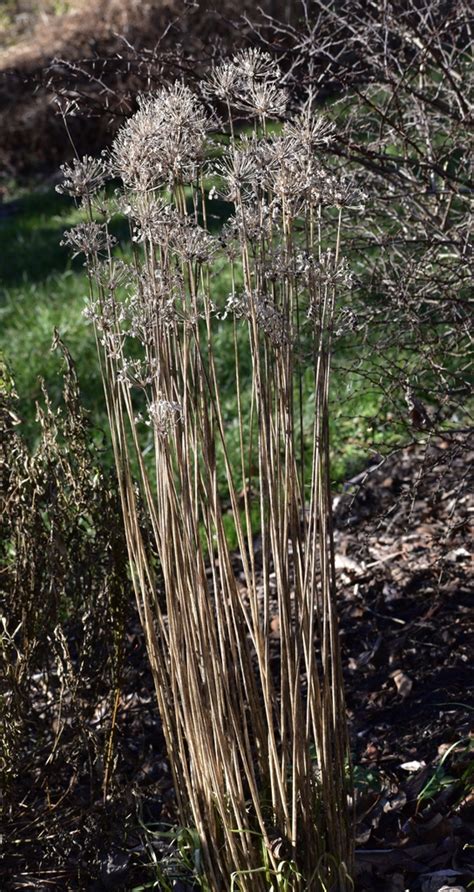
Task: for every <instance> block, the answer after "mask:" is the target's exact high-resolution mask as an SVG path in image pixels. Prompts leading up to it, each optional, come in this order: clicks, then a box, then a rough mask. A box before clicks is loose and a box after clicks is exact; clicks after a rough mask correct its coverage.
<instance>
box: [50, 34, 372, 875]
mask: <svg viewBox="0 0 474 892" xmlns="http://www.w3.org/2000/svg"><path fill="white" fill-rule="evenodd" d="M280 82H281V72H280V69H279V67H278V65H277V64H276V62H275V61H274V59H273V58H272V57H270V56H269V55H267V54H263V53H260V52H258V51H245V52H242V53H240V54H237V55H236V56H234V57H233V58H232V59H230V60H228V61H225V62H223V63H222V64H220V65H218V66H217V67H215V68H214V69H213V71H212V73H211V74H210V76H209V78H208V79H206V81H205V82H203V83H202V85H201V93H202V94H203V95H204V96H206V97H207V98H208V99H209V100H210V99H211V98H212V97H217V99H218V100H220V101H221V102H222V103H223V104H224V106H227V108H228V119H227V121H226V123H225V125H224V126H225V129H226V133H227V138H225V139H224V143H223V142H222V139H217V138H215V137H214V138H211V136H210V134H211V132H212V131H213V130H215V129H216V126H217V118H216V114H215V112H213V111H211V109H208V110H206V108H205V106H204V104H203V102H201V101H200V100H199V98H198V97H197V96H196V95H195V94H193V93H192V92H191V91H190V90H189V88H188V87H186V86H184V85H183V84H181V83H179V82H176V83H175V84H173V85H172V86H170V87H167V88H163V89H162V90H161V91H160V92H159V93H157V94H156V95H145V96H143V97H141V99H140V100H139V110H138V112H137V113H136V114H135V115H134V116H133V117H132V118H131V119H130V121H129V122H128V123H127V124H126V125H125V126H124V127H123V129H122V130H121V131H120V132H119V134H118V136H117V138H116V140H115V142H114V144H113V147H112V152H111V155H110V159H109V162H108V165H105V163H104V162H101V161H94V160H93V159H92V158H88V157H86V158H83V159H82V161H79V160H76V161H75V162H74V163H73V164H72V165H70V166H66V167H63V174H64V184H63V186H61V187H60V188H61V189H62V190H63V191H65V192H67V193H68V194H70V195H73V196H75V197H76V198H77V199H80V200H81V201H82V204H83V206H84V207H85V208H86V209H87V210H88V213H89V221H88V222H87V223H83V224H80V225H79V226H77V227H76V228H75V229H73V230H70V231H68V232H67V233H66V235H65V239H64V242H65V244H68V245H70V246H71V248H72V249H73V250H74V252H75V253H77V252H82V253H83V254H84V255H85V257H86V263H87V268H88V271H89V276H90V302H89V307H88V311H87V313H88V316H89V317H90V318H91V320H92V321H93V324H94V327H95V331H96V336H97V343H98V348H99V357H100V363H101V369H102V375H103V381H104V387H105V394H106V400H107V406H108V414H109V422H110V428H111V433H112V443H113V449H114V456H115V461H116V466H117V474H118V479H119V482H120V493H121V499H122V511H123V515H124V520H125V528H126V535H127V542H128V549H129V557H130V562H131V568H132V576H133V580H134V585H135V590H136V595H137V602H138V605H139V610H140V615H141V620H142V624H143V627H144V629H145V631H146V636H147V644H148V652H149V657H150V662H151V666H152V669H153V671H154V673H155V680H156V692H157V697H158V702H159V706H160V711H161V715H162V720H163V727H164V733H165V736H166V739H167V747H168V753H169V757H170V761H171V766H172V771H173V776H174V782H175V789H176V794H177V799H178V806H179V810H180V817H181V820H182V822H183V823H184V824H189V823H190V822H191V824H192V826H194V827H195V828H196V830H197V832H198V835H199V839H200V844H201V858H202V866H203V871H204V874H205V877H206V880H207V882H208V884H209V886H210V888H212V889H219V888H229V886H230V885H232V886H233V887H234V888H241V889H268V888H277V887H278V886H279V884H281V883H282V882H285V883H287V884H288V888H294V889H303V888H308V886H310V887H311V888H315V889H316V888H326V887H327V884H328V883H329V884H332V883H335V882H337V883H338V887H339V888H341V889H343V888H346V887H347V888H348V887H349V885H350V882H351V881H350V879H349V874H350V871H351V862H352V836H351V828H350V822H349V814H348V793H349V790H350V767H349V751H348V740H347V731H346V726H345V710H344V696H343V689H342V681H341V678H342V675H341V665H340V655H339V646H338V635H337V621H336V614H335V577H334V553H333V543H332V521H331V494H330V469H329V428H328V424H329V414H328V395H329V386H330V384H329V382H330V364H331V357H332V349H333V348H332V342H333V336H334V320H335V318H336V315H337V313H338V311H339V310H338V308H339V302H340V299H341V298H340V296H341V295H342V294H344V293H345V292H346V290H347V288H349V286H350V272H349V270H348V269H347V266H346V264H345V261H344V258H343V256H342V253H341V252H342V248H341V241H342V237H343V230H344V229H345V224H346V222H347V218H348V217H347V215H351V214H352V213H353V212H357V211H356V210H355V211H354V209H357V207H358V205H359V202H360V196H359V194H358V193H357V192H355V191H354V190H353V188H352V187H351V184H350V183H349V182H348V181H347V180H346V179H341V178H338V177H335V176H333V175H332V174H330V173H329V172H328V171H327V170H325V168H324V166H323V163H322V160H321V159H322V156H323V155H324V147H325V146H326V144H327V143H328V141H330V140H331V138H332V135H333V133H332V131H333V128H332V126H331V125H330V124H329V123H328V122H326V121H325V120H324V119H321V118H320V117H318V116H317V115H316V114H315V113H314V109H313V106H312V103H311V100H309V101H307V102H305V103H304V104H303V105H302V107H301V108H300V109H299V112H296V111H293V114H291V115H290V116H287V112H286V105H287V100H288V97H287V93H286V91H285V90H284V89H282V87H281V85H280ZM233 109H235V110H236V111H237V113H239V112H243V113H245V114H246V115H250V116H252V117H253V119H254V121H255V125H254V128H253V132H252V134H251V135H237V134H236V131H235V125H234V118H233ZM275 117H280V118H283V119H287V120H286V123H285V124H284V126H283V131H282V133H281V135H277V136H272V135H269V134H268V132H267V128H268V123H269V121H270V120H271V119H272V118H275ZM219 126H222V125H219ZM209 154H214V155H216V156H217V157H216V158H215V162H214V163H212V164H209V162H208V157H209ZM107 175H109V176H110V175H112V176H119V177H120V179H121V180H122V183H123V193H124V194H123V196H122V197H121V198H120V199H119V208H120V209H121V210H122V212H123V213H125V214H126V215H127V216H128V218H129V220H130V227H131V232H132V234H133V243H134V260H133V263H132V264H126V263H124V262H122V261H121V260H120V259H118V258H115V257H114V253H113V248H114V244H113V239H112V237H111V236H110V234H109V229H108V223H109V219H110V215H111V214H113V211H114V206H113V205H112V206H109V203H108V202H107V200H106V199H105V198H104V196H101V195H100V194H99V190H100V187H101V185H102V183H103V181H104V179H105V178H106V177H107ZM205 177H212V178H214V181H215V182H214V186H213V188H212V190H211V192H210V195H209V194H208V192H207V190H206V184H205V179H204V178H205ZM209 186H210V183H209V181H208V183H207V189H209ZM214 194H215V195H220V197H221V199H222V200H224V201H226V202H227V203H228V206H229V209H230V210H231V212H232V216H231V218H230V219H229V221H228V223H227V224H226V226H225V228H224V230H223V231H222V233H221V235H220V237H219V238H216V237H215V236H213V235H212V234H211V232H210V231H209V228H208V225H207V221H208V219H210V216H211V215H212V197H213V195H214ZM116 200H117V199H114V202H115V201H116ZM223 269H224V270H225V275H226V279H227V281H228V283H229V288H230V292H229V293H228V295H227V296H225V295H222V294H218V293H216V291H215V289H214V280H215V277H216V274H217V272H219V275H220V277H222V275H223V272H222V271H223ZM225 329H227V332H228V334H227V339H226V343H227V349H229V350H232V351H233V363H234V368H235V382H234V385H235V386H234V397H235V408H234V410H233V412H230V413H229V410H228V407H226V403H225V399H224V394H225V382H224V381H223V378H222V366H220V364H219V353H218V349H219V348H218V340H217V339H218V337H219V334H222V332H223V331H224V330H225ZM304 378H305V379H306V382H307V383H308V379H309V380H310V381H311V384H310V392H311V394H312V396H311V410H310V411H309V412H308V411H306V412H305V411H304V407H303V379H304ZM233 429H235V430H236V431H237V436H238V441H239V445H238V449H237V455H238V460H237V466H232V464H231V460H230V457H229V455H230V453H229V443H230V439H231V437H232V435H233ZM147 441H148V444H149V446H148V449H151V453H152V455H153V463H152V465H150V464H149V463H147V462H146V460H145V458H144V452H143V449H144V446H145V444H146V443H147ZM133 467H137V468H138V471H139V473H138V482H139V487H140V492H141V497H142V499H143V502H144V504H145V505H146V509H147V514H148V518H149V523H150V525H151V528H152V530H153V534H154V540H155V545H156V550H157V553H158V555H159V558H160V562H161V567H162V572H163V579H164V589H165V596H166V605H165V610H164V611H163V610H162V609H161V607H160V605H159V603H158V601H157V595H156V581H155V573H154V567H153V563H152V561H151V560H150V556H149V553H148V549H147V546H146V543H144V541H143V539H142V537H141V535H140V529H139V524H138V514H137V495H136V475H135V474H134V472H133ZM240 488H241V489H242V494H241V495H240V496H239V490H240ZM226 502H227V503H228V504H229V506H230V507H229V508H227V507H225V503H226ZM229 527H230V528H231V529H232V531H233V533H234V535H235V536H236V538H237V542H238V545H239V555H240V561H241V577H242V583H241V584H238V581H237V578H236V574H235V572H234V568H233V556H232V552H231V549H230V546H229V541H228V538H227V533H228V530H229ZM256 533H259V534H260V536H261V542H262V544H261V555H260V556H257V555H256V539H255V535H256ZM276 617H278V624H279V632H278V636H274V638H273V641H272V639H271V625H270V624H271V621H272V619H273V620H275V618H276Z"/></svg>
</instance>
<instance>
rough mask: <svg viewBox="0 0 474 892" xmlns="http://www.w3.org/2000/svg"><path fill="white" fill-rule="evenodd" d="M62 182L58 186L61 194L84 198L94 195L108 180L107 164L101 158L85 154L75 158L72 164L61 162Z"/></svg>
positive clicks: (57, 190)
mask: <svg viewBox="0 0 474 892" xmlns="http://www.w3.org/2000/svg"><path fill="white" fill-rule="evenodd" d="M60 170H61V173H62V175H63V177H64V180H63V182H62V183H60V184H59V185H58V186H56V192H59V193H60V194H61V195H71V196H72V197H73V198H80V199H84V198H86V197H87V196H91V195H93V194H94V193H95V192H97V190H98V189H100V187H101V186H102V185H103V184H104V182H105V180H106V175H107V171H106V166H105V164H104V161H103V160H102V159H101V158H91V157H90V156H89V155H84V157H83V158H81V160H79V159H78V158H74V160H73V161H72V163H71V164H61V167H60Z"/></svg>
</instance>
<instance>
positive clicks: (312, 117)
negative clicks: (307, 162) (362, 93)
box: [283, 104, 336, 152]
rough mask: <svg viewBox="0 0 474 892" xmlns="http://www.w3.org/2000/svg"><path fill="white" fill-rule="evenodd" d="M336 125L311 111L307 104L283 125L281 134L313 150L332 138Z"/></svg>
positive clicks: (327, 142) (326, 143)
mask: <svg viewBox="0 0 474 892" xmlns="http://www.w3.org/2000/svg"><path fill="white" fill-rule="evenodd" d="M335 129H336V126H335V124H333V122H332V121H328V120H327V118H324V117H322V116H320V115H317V114H315V113H314V112H313V110H312V108H311V105H310V104H307V105H306V106H305V107H304V108H303V110H302V111H301V112H300V114H299V115H297V117H296V118H292V120H290V121H287V122H286V123H285V124H284V125H283V135H284V136H287V137H289V138H290V139H292V140H294V141H295V143H296V144H297V145H299V146H300V147H301V148H304V149H305V150H306V151H310V152H312V151H314V149H315V148H317V147H318V146H326V145H328V144H329V143H330V142H331V141H332V140H333V139H334V133H335Z"/></svg>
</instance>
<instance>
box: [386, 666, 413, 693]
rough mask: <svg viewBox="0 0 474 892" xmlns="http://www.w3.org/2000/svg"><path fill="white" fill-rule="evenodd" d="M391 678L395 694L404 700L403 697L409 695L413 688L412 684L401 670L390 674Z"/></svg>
mask: <svg viewBox="0 0 474 892" xmlns="http://www.w3.org/2000/svg"><path fill="white" fill-rule="evenodd" d="M391 678H393V680H394V682H395V684H396V687H397V693H398V694H399V695H400V697H401V698H402V699H403V700H404V699H405V697H408V695H409V694H410V693H411V689H412V687H413V682H412V680H411V678H409V677H408V675H407V674H406V673H405V672H402V670H401V669H397V670H396V671H395V672H392V673H391Z"/></svg>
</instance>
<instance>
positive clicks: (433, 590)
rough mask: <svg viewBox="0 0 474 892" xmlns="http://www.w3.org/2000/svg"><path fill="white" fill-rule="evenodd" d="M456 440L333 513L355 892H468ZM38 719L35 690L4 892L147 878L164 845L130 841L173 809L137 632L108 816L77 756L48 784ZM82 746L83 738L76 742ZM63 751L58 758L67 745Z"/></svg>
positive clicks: (471, 761)
mask: <svg viewBox="0 0 474 892" xmlns="http://www.w3.org/2000/svg"><path fill="white" fill-rule="evenodd" d="M461 440H462V438H456V437H452V438H447V439H445V440H441V439H438V440H436V442H434V443H432V444H431V445H428V446H422V445H416V444H415V445H413V446H411V447H409V448H407V449H405V450H403V451H400V452H398V453H396V454H394V455H393V456H392V457H390V458H389V459H387V460H386V461H385V462H384V463H383V464H382V465H380V466H379V467H378V468H377V467H376V468H375V469H374V468H373V469H372V470H369V472H368V473H367V475H366V477H365V479H359V480H358V481H357V480H356V482H355V483H351V484H349V485H348V486H347V487H346V491H345V492H344V494H343V495H342V496H338V497H337V498H336V543H337V553H338V559H337V560H338V568H339V569H338V574H339V591H340V615H341V638H342V643H343V659H344V672H345V678H346V685H347V702H348V710H349V720H350V726H351V735H352V742H353V753H354V764H355V766H356V767H355V773H356V782H357V788H358V806H357V809H358V824H357V886H356V888H357V892H379V890H380V892H403V890H409V892H440V890H441V889H442V888H443V887H445V886H448V887H449V886H453V889H454V888H456V889H466V888H467V887H468V884H469V882H470V880H471V879H472V876H473V875H474V872H473V869H474V859H473V854H472V853H473V851H474V849H473V845H474V802H473V798H472V795H471V796H469V788H470V787H471V788H472V780H473V778H474V754H473V750H472V738H470V736H469V735H470V725H471V727H472V721H470V720H472V716H473V711H474V699H473V697H472V690H471V688H472V683H471V679H472V675H471V671H472V665H470V662H471V660H472V641H473V639H472V622H471V616H472V614H471V613H470V610H471V608H472V602H473V594H472V587H470V574H469V570H470V556H469V550H470V538H469V519H470V512H472V500H470V495H469V465H470V463H471V464H472V458H473V455H474V451H473V450H472V449H471V450H469V445H468V443H467V440H466V439H464V441H461ZM71 634H72V635H73V634H74V633H73V631H72V633H71ZM44 708H45V705H44V703H42V701H41V693H40V690H38V698H37V707H36V712H35V715H32V716H31V719H30V732H31V735H30V738H29V741H28V745H27V746H26V747H25V751H24V754H23V766H24V769H23V773H22V775H21V777H19V778H18V779H17V781H16V788H15V791H14V797H13V800H14V802H15V805H14V807H13V809H12V811H11V813H10V817H9V821H8V822H7V825H6V828H5V831H6V832H5V837H4V843H5V845H4V850H5V856H6V857H5V862H4V876H5V877H7V880H6V884H5V883H4V885H3V886H2V888H5V889H6V890H18V889H35V890H46V889H49V890H50V889H54V890H59V889H61V890H62V889H91V890H97V892H100V890H103V889H131V888H132V887H133V885H134V884H137V883H138V882H139V881H142V882H143V881H144V880H146V879H147V878H148V879H149V880H150V879H152V874H151V875H150V872H149V869H147V868H146V866H145V865H146V864H147V863H148V864H149V863H150V862H151V859H152V854H153V853H154V854H155V855H156V857H158V858H159V859H160V858H165V859H169V858H170V857H171V856H170V849H169V844H168V842H166V841H163V839H157V838H154V837H153V836H151V835H150V834H149V833H147V832H146V831H145V830H144V829H141V828H140V825H139V822H138V818H141V819H142V820H143V822H144V824H146V825H148V826H149V827H150V826H151V825H153V824H154V823H155V822H157V821H162V822H163V821H166V819H167V817H169V816H171V815H172V810H173V807H172V801H173V798H172V790H171V782H170V777H169V772H168V768H167V765H166V761H165V759H164V757H163V738H162V735H161V731H160V723H159V719H158V716H157V714H156V710H155V706H154V695H153V690H152V683H151V678H150V674H149V671H148V667H147V662H146V657H145V652H144V646H143V640H142V636H141V633H140V630H139V628H138V625H137V623H136V620H134V621H132V624H131V630H130V632H129V634H128V645H127V662H126V667H125V673H124V681H123V689H122V695H121V700H120V707H119V712H118V735H117V739H116V766H115V775H114V782H113V788H112V789H113V796H112V797H111V798H110V801H108V802H107V803H106V804H105V805H104V804H103V802H102V799H101V792H100V788H99V787H98V785H97V784H96V785H94V781H93V776H92V774H91V771H90V768H89V767H88V766H87V765H86V764H85V763H84V765H83V767H82V769H81V764H82V762H81V759H82V761H84V759H85V756H84V754H83V755H81V751H80V750H79V751H78V752H76V751H75V752H72V751H71V752H70V755H69V758H70V766H72V765H73V764H74V765H75V766H76V767H75V769H73V768H72V767H69V768H68V764H67V761H66V763H64V764H63V765H62V767H61V764H60V765H59V766H58V765H57V764H55V765H54V768H53V770H52V771H51V772H50V774H49V775H48V769H47V768H45V766H44V764H43V761H42V754H41V751H40V750H38V748H37V747H36V748H35V728H38V729H39V727H40V724H41V722H42V721H44ZM101 708H102V718H103V715H104V710H107V708H108V707H107V703H104V704H102V707H101V704H100V703H99V704H98V707H97V720H96V721H97V722H98V723H99V726H100V721H101ZM89 732H90V733H91V734H93V733H95V729H93V728H92V727H91V728H90V729H84V733H85V734H86V736H87V734H88V733H89ZM51 733H52V734H54V728H52V729H51ZM62 746H64V752H66V753H67V740H66V741H64V740H63V741H62ZM71 746H73V741H72V738H71ZM74 746H75V747H76V749H77V743H75V744H74ZM85 751H86V750H85V749H84V752H85ZM443 758H444V763H443V762H442V760H443ZM429 782H431V788H430V789H427V784H428V783H429ZM423 791H424V792H423ZM453 884H454V885H453ZM175 888H176V890H177V892H178V890H181V892H185V890H189V889H190V886H189V885H186V883H184V882H183V883H180V884H178V885H177V886H176V887H175Z"/></svg>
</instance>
